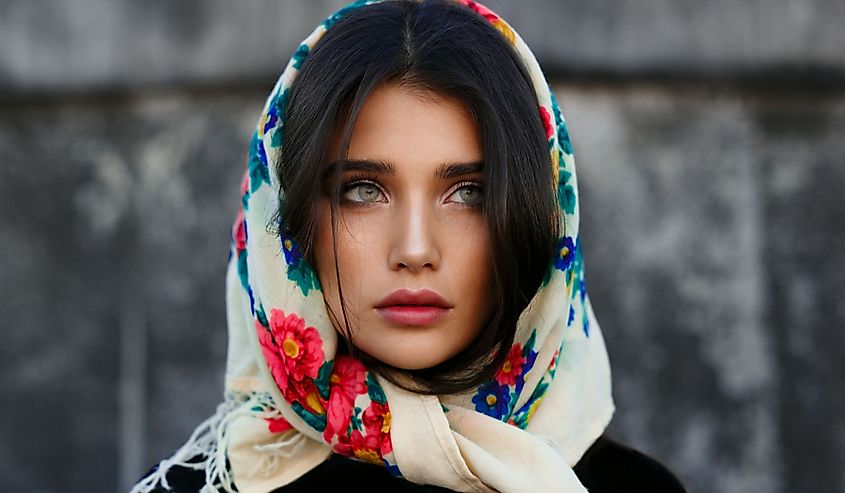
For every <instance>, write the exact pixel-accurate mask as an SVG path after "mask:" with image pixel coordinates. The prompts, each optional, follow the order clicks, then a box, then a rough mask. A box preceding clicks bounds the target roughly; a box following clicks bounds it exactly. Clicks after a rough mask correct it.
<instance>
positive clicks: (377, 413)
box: [362, 401, 393, 456]
mask: <svg viewBox="0 0 845 493" xmlns="http://www.w3.org/2000/svg"><path fill="white" fill-rule="evenodd" d="M362 421H363V423H364V429H365V430H366V431H367V435H373V436H378V437H380V438H379V450H380V451H381V455H382V456H384V455H386V454H389V453H390V452H392V451H393V445H392V443H391V441H390V409H389V408H388V407H387V403H384V404H380V403H378V402H375V401H373V402H372V404H371V405H370V407H368V408H367V409H366V410H365V411H364V415H363V416H362Z"/></svg>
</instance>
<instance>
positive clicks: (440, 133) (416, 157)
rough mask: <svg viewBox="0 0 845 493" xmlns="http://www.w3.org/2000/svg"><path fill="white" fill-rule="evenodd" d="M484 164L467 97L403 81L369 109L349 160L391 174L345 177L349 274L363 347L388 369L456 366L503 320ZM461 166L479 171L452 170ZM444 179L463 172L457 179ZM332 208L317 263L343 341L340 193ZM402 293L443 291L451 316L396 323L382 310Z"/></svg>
mask: <svg viewBox="0 0 845 493" xmlns="http://www.w3.org/2000/svg"><path fill="white" fill-rule="evenodd" d="M333 142H334V143H333V145H332V147H335V149H332V151H333V152H332V153H331V154H330V155H333V156H334V155H337V154H336V152H335V150H336V142H337V138H335V139H334V141H333ZM482 154H483V153H482V145H481V142H480V138H479V132H478V129H477V127H476V125H475V123H474V122H473V119H472V116H471V114H470V113H469V111H468V109H467V108H466V106H465V105H464V104H463V103H461V102H460V101H459V100H457V99H453V98H451V97H448V96H446V95H441V94H434V93H431V92H427V91H426V92H423V91H422V90H419V89H411V88H408V87H403V86H400V85H399V84H395V83H391V84H386V85H382V86H380V87H378V88H376V89H375V90H374V91H373V92H372V93H371V94H370V95H369V97H368V98H367V100H366V101H365V103H364V106H363V109H362V111H361V113H360V114H359V117H358V119H357V121H356V124H355V127H354V128H353V131H352V135H351V141H350V147H349V153H348V158H347V159H349V160H374V161H383V162H385V163H390V166H389V167H390V168H391V169H389V170H388V169H368V170H357V171H346V172H344V173H343V175H342V177H341V180H342V183H343V185H342V188H341V204H340V207H339V208H338V209H337V210H336V213H337V214H338V223H337V226H338V227H337V230H336V241H337V267H338V269H339V271H340V281H341V282H342V286H343V296H344V299H345V301H346V308H347V316H348V321H349V326H350V329H351V332H352V343H353V344H354V345H355V346H356V347H358V348H359V349H361V350H363V351H364V352H365V353H367V354H369V355H370V356H372V357H374V358H376V359H378V360H380V361H382V362H383V363H386V364H388V365H391V366H393V367H396V368H401V369H409V370H410V369H422V368H429V367H432V366H434V365H437V364H438V363H441V362H443V361H446V360H447V359H449V358H450V357H452V356H454V355H455V354H457V353H458V352H460V351H461V350H462V349H464V348H465V347H467V346H468V345H469V344H471V343H472V342H473V341H474V340H475V338H476V336H477V335H478V334H479V333H480V331H481V330H483V328H484V326H485V325H486V323H487V321H488V320H489V318H490V315H491V314H492V312H493V307H494V305H493V304H494V295H493V293H494V291H493V288H494V285H493V282H494V280H493V275H492V268H491V265H492V263H491V256H490V248H489V234H488V232H487V226H486V221H485V219H484V216H483V213H482V210H481V206H480V202H479V199H480V198H481V194H483V193H484V192H483V184H482V183H481V181H482V175H481V170H480V163H481V162H482V161H483V155H482ZM454 163H476V164H477V165H476V167H475V168H472V167H469V168H470V169H467V167H466V166H464V167H463V168H461V167H455V166H452V167H449V165H453V164H454ZM444 165H445V167H444ZM327 167H329V166H328V165H327ZM444 169H451V170H452V171H453V172H459V173H460V174H458V175H457V176H451V177H448V178H445V177H443V176H440V174H439V172H440V171H443V170H444ZM328 176H329V177H328V179H327V180H325V182H329V183H334V179H335V178H334V177H335V175H333V174H332V173H329V175H328ZM320 201H321V202H320V207H319V213H318V223H319V228H318V232H317V234H316V236H315V243H314V262H315V267H316V270H317V275H318V277H319V279H320V283H321V285H322V288H323V293H324V296H325V300H326V304H327V306H328V308H329V313H331V314H333V315H334V317H335V320H334V324H335V327H336V328H337V329H338V331H339V332H340V333H341V334H343V330H340V328H342V327H343V326H344V324H343V312H342V310H341V306H340V297H339V290H338V280H337V277H336V275H335V259H334V249H333V244H332V232H331V216H330V214H331V212H330V211H331V198H330V195H329V194H328V193H324V194H322V195H321V199H320ZM401 288H408V289H412V290H417V289H420V288H427V289H430V290H433V291H435V292H437V293H438V294H440V295H441V296H442V297H443V298H444V299H445V300H446V301H447V302H448V304H449V305H451V308H449V309H448V310H447V311H446V314H445V316H443V317H442V318H441V319H439V320H437V321H435V322H433V323H430V324H427V325H423V326H420V325H403V324H399V323H396V322H395V321H390V320H387V319H386V318H385V317H384V316H383V315H381V314H380V313H379V310H377V309H376V305H377V302H378V301H379V300H381V299H382V298H384V297H385V296H387V295H388V294H390V293H391V292H393V291H395V290H397V289H401Z"/></svg>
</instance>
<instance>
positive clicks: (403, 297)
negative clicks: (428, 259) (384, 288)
mask: <svg viewBox="0 0 845 493" xmlns="http://www.w3.org/2000/svg"><path fill="white" fill-rule="evenodd" d="M397 305H420V306H436V307H439V308H452V305H451V304H450V303H449V302H447V301H446V300H445V299H444V298H443V297H442V296H440V294H439V293H438V292H437V291H433V290H431V289H427V288H422V289H407V288H403V289H397V290H396V291H393V292H392V293H390V294H389V295H387V296H385V297H384V298H382V299H380V300H379V301H378V302H377V303H376V304H375V308H386V307H388V306H397Z"/></svg>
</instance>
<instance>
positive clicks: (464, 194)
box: [450, 183, 484, 205]
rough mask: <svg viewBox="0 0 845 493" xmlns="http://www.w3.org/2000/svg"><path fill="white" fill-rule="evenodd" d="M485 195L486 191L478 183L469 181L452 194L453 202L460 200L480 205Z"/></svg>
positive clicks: (463, 202) (459, 201) (464, 202)
mask: <svg viewBox="0 0 845 493" xmlns="http://www.w3.org/2000/svg"><path fill="white" fill-rule="evenodd" d="M482 197H484V191H483V190H482V189H481V185H479V184H478V183H467V184H466V185H463V186H461V187H460V188H459V189H457V190H455V192H454V193H452V195H451V197H450V198H451V199H452V200H451V201H452V202H458V203H462V204H466V205H478V204H480V203H481V199H482Z"/></svg>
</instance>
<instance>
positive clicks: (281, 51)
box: [0, 0, 845, 93]
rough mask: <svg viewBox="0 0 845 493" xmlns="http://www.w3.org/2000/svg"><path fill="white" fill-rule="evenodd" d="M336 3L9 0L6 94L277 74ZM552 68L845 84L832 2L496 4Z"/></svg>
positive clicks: (3, 65)
mask: <svg viewBox="0 0 845 493" xmlns="http://www.w3.org/2000/svg"><path fill="white" fill-rule="evenodd" d="M346 3H347V2H345V1H340V0H322V1H309V2H302V1H295V0H284V1H271V0H241V1H238V2H230V1H226V0H186V1H181V2H170V1H166V0H150V1H143V2H142V1H137V0H77V1H74V2H62V1H59V0H41V1H39V2H37V3H33V2H28V1H26V0H7V1H5V2H3V5H2V6H0V89H3V90H4V91H10V90H13V91H14V92H15V93H21V92H24V93H25V92H31V91H37V92H43V91H50V90H60V91H77V90H90V89H113V88H121V87H127V86H128V87H136V86H139V85H145V84H157V85H161V84H171V83H195V84H196V83H199V84H219V83H221V82H226V81H238V80H243V79H250V80H265V79H266V78H268V77H269V78H274V77H275V75H276V74H277V72H278V71H279V70H280V69H281V68H282V65H283V64H284V63H285V62H286V61H287V60H288V57H289V56H290V54H291V53H292V52H293V50H294V49H295V48H296V45H297V44H298V43H299V41H300V40H301V39H302V38H304V37H305V35H306V34H307V33H308V32H309V31H310V29H312V28H313V27H314V26H316V24H317V23H318V22H320V21H321V20H322V19H323V18H325V16H326V15H327V14H328V13H329V12H331V11H333V10H334V9H336V8H338V7H340V6H342V5H344V4H346ZM487 4H488V5H489V6H490V7H491V8H493V9H494V10H496V11H497V12H498V13H500V14H501V15H502V16H503V17H504V18H505V19H507V20H508V21H509V22H510V23H511V24H512V25H513V26H514V27H515V28H516V29H517V30H518V31H519V32H520V33H521V34H522V35H523V36H524V37H525V39H526V40H527V41H528V43H529V46H531V47H532V49H533V50H534V52H535V53H536V54H537V56H538V57H539V58H540V59H541V62H542V63H543V64H544V66H545V67H546V68H547V69H554V70H557V71H565V72H588V73H594V72H597V73H611V74H622V75H638V74H663V75H670V76H680V77H690V76H691V75H695V76H705V77H716V78H722V77H726V76H731V77H748V76H751V77H755V78H757V79H759V80H764V81H765V80H786V81H790V80H799V81H804V82H813V83H820V82H824V79H828V78H833V79H834V80H836V81H838V83H839V84H840V85H841V84H842V83H843V81H844V80H845V55H843V54H845V29H842V27H841V26H842V25H843V23H845V3H843V2H841V1H839V0H777V1H772V0H746V1H742V2H736V1H734V0H706V1H700V2H678V1H673V0H643V1H638V2H619V1H616V0H596V1H590V2H584V1H578V0H563V1H562V0H533V1H528V0H521V1H519V2H505V1H502V0H493V1H489V2H487Z"/></svg>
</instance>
